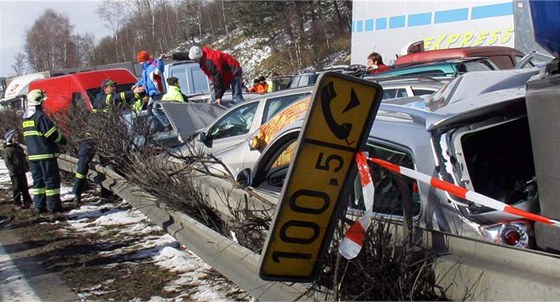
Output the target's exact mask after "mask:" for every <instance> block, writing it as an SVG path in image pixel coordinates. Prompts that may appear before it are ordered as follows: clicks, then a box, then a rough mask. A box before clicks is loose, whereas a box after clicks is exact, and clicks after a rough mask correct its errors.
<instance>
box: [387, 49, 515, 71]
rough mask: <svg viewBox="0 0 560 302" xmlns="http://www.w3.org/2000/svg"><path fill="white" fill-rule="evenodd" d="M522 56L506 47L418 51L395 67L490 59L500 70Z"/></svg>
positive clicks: (512, 65) (407, 56) (401, 57)
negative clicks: (478, 58)
mask: <svg viewBox="0 0 560 302" xmlns="http://www.w3.org/2000/svg"><path fill="white" fill-rule="evenodd" d="M523 56H524V54H523V53H522V52H521V51H519V50H517V49H514V48H511V47H506V46H475V47H462V48H449V49H437V50H428V51H420V52H415V53H410V54H407V55H403V56H400V57H398V58H397V60H396V61H395V66H399V67H400V66H404V65H414V64H420V63H428V62H433V61H441V60H448V59H459V58H475V57H483V58H488V59H490V60H491V61H492V62H493V63H494V64H496V65H497V66H498V67H499V68H500V69H512V68H513V67H515V65H516V63H517V62H518V61H519V60H521V58H523Z"/></svg>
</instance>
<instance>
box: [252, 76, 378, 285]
mask: <svg viewBox="0 0 560 302" xmlns="http://www.w3.org/2000/svg"><path fill="white" fill-rule="evenodd" d="M381 95H382V88H381V86H379V85H378V84H377V83H373V82H370V81H366V80H363V79H359V78H356V77H352V76H346V75H343V74H340V73H336V72H328V73H325V74H323V75H322V77H321V78H320V79H319V82H318V84H317V85H316V88H315V91H314V98H313V102H312V104H311V107H310V109H309V111H308V113H307V117H306V120H305V123H304V125H303V130H302V132H301V133H300V136H299V139H298V147H297V151H296V153H295V154H296V155H295V157H294V159H293V161H292V164H291V166H290V169H289V171H288V175H287V177H286V181H285V183H284V187H283V189H282V194H281V197H280V201H279V204H278V206H277V208H276V211H275V218H274V222H273V227H272V229H271V230H270V232H269V235H268V239H267V242H266V245H265V250H264V252H263V254H262V255H263V256H262V258H261V266H260V276H261V278H262V279H264V280H278V281H302V282H306V281H310V280H312V279H314V278H315V277H316V276H317V274H318V272H319V268H320V267H321V265H320V264H321V262H322V259H323V258H324V256H325V254H326V252H327V248H328V246H329V242H330V240H331V238H332V233H333V230H334V226H335V225H336V221H337V219H338V216H339V215H338V214H339V213H340V210H341V209H343V207H344V206H345V205H346V202H345V201H346V198H347V196H348V192H349V190H350V188H351V183H352V182H353V181H354V177H355V175H356V165H355V164H354V155H355V153H356V152H358V151H359V150H360V149H361V148H362V147H363V145H364V143H365V142H366V140H367V136H368V134H369V131H370V129H371V126H372V124H373V121H374V119H375V116H376V114H377V109H378V108H379V104H380V103H381Z"/></svg>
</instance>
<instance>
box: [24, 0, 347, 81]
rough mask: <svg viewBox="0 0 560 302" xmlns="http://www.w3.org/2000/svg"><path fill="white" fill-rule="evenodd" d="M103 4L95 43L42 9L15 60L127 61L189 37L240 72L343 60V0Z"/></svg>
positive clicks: (285, 71) (37, 66) (42, 64)
mask: <svg viewBox="0 0 560 302" xmlns="http://www.w3.org/2000/svg"><path fill="white" fill-rule="evenodd" d="M257 4H258V5H257ZM103 8H104V9H100V10H98V11H96V14H97V17H98V18H100V19H101V20H103V22H105V23H106V24H107V25H108V26H110V27H111V28H112V30H113V34H112V35H110V36H106V37H103V38H102V39H101V40H100V41H99V42H98V43H94V41H93V36H92V35H89V34H86V35H79V34H76V33H74V32H73V25H72V24H71V23H70V21H69V20H68V18H66V17H65V16H63V15H60V14H58V13H57V12H55V11H53V10H50V9H49V10H47V11H45V12H44V13H43V15H41V16H40V17H39V18H37V19H36V20H35V21H34V23H33V25H32V26H31V27H30V29H29V30H28V31H27V33H26V36H25V45H24V47H23V48H24V49H23V52H22V54H21V57H20V58H19V61H20V63H22V64H21V66H23V62H24V61H25V63H26V65H27V67H28V68H26V69H28V70H29V71H31V72H33V71H41V70H61V69H74V68H87V67H88V66H96V65H105V64H111V63H118V62H128V61H130V60H131V59H133V58H134V59H135V58H136V54H137V52H138V51H139V50H146V51H148V52H149V53H151V54H153V55H154V56H157V55H158V54H160V53H163V52H173V51H187V50H188V49H189V47H190V46H191V45H195V44H197V45H203V46H210V47H213V48H216V49H219V50H223V51H226V52H229V53H231V54H233V55H234V56H235V57H237V58H238V60H239V61H240V63H241V65H242V67H243V69H244V71H245V76H244V77H245V79H252V78H255V77H258V76H260V75H265V76H269V75H270V74H272V72H278V73H279V74H281V75H291V74H293V73H295V72H296V71H298V70H303V69H309V68H313V69H322V68H324V67H326V66H330V65H333V64H340V63H344V62H349V58H348V54H349V50H350V35H351V33H350V24H351V14H352V2H351V1H345V0H330V1H309V0H307V1H293V0H292V1H287V0H286V1H199V0H177V1H173V2H171V1H170V2H167V1H161V2H160V1H131V0H127V1H115V0H107V3H106V4H105V5H104V6H103ZM52 20H56V22H53V21H52Z"/></svg>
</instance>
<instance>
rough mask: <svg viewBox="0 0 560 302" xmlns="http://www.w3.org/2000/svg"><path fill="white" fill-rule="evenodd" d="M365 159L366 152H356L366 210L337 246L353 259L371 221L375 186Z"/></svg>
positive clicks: (341, 252) (342, 253)
mask: <svg viewBox="0 0 560 302" xmlns="http://www.w3.org/2000/svg"><path fill="white" fill-rule="evenodd" d="M367 160H368V154H367V152H358V153H356V164H357V166H358V175H359V176H360V184H361V186H362V192H363V199H364V206H365V209H366V211H365V213H364V215H363V216H362V217H360V219H358V220H357V221H356V222H354V223H353V224H352V226H350V228H349V229H348V230H346V233H344V238H343V239H342V242H341V243H340V245H339V246H338V252H339V253H340V255H342V257H344V258H346V259H354V258H356V256H358V254H359V253H360V250H361V249H362V246H363V245H364V237H365V235H366V231H367V229H368V228H369V225H370V223H371V216H373V200H374V197H375V196H374V194H375V188H374V186H373V180H372V179H371V173H370V171H369V165H368V161H367Z"/></svg>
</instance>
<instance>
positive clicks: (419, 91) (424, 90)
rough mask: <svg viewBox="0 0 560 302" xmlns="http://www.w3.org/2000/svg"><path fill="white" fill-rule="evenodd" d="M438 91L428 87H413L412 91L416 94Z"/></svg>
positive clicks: (428, 93)
mask: <svg viewBox="0 0 560 302" xmlns="http://www.w3.org/2000/svg"><path fill="white" fill-rule="evenodd" d="M434 92H436V90H430V89H426V88H412V93H413V94H414V95H430V94H433V93H434Z"/></svg>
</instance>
